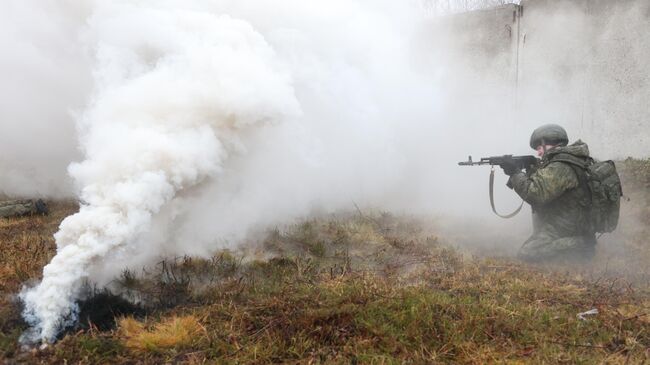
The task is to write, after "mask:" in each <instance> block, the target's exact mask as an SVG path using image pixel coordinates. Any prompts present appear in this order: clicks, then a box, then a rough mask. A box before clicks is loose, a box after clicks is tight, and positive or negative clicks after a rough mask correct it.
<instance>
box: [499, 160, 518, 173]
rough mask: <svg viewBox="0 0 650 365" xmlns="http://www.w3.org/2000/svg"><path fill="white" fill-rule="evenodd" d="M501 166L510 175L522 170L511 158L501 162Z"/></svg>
mask: <svg viewBox="0 0 650 365" xmlns="http://www.w3.org/2000/svg"><path fill="white" fill-rule="evenodd" d="M501 168H502V169H503V173H504V174H506V175H508V176H512V175H514V174H516V173H517V172H519V171H521V169H520V168H519V167H517V164H515V162H514V161H509V160H506V161H504V162H503V163H502V164H501Z"/></svg>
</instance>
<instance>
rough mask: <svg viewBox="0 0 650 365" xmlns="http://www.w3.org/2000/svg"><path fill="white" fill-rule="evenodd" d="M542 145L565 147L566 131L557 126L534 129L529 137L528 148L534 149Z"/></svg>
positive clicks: (546, 125) (567, 142) (551, 125)
mask: <svg viewBox="0 0 650 365" xmlns="http://www.w3.org/2000/svg"><path fill="white" fill-rule="evenodd" d="M542 143H543V144H551V145H558V146H566V145H567V144H569V137H568V136H567V134H566V130H564V128H562V127H561V126H559V125H557V124H544V125H543V126H541V127H539V128H537V129H535V130H534V131H533V134H532V135H531V136H530V148H532V149H536V148H537V147H538V146H540V145H542Z"/></svg>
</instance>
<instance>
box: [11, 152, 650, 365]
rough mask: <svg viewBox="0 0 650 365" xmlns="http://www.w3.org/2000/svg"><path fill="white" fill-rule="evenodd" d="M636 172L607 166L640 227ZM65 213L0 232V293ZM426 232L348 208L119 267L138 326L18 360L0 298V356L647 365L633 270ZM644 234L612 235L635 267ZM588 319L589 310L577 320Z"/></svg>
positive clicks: (41, 252)
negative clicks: (500, 252)
mask: <svg viewBox="0 0 650 365" xmlns="http://www.w3.org/2000/svg"><path fill="white" fill-rule="evenodd" d="M648 166H650V162H648V161H632V160H631V161H627V162H625V164H623V165H620V168H621V171H622V172H623V174H624V178H625V179H626V187H627V191H626V193H627V194H628V196H630V197H631V199H633V200H632V202H633V203H635V204H636V205H635V206H633V207H632V208H633V209H628V210H627V214H631V215H634V217H635V219H638V220H639V221H642V222H650V220H646V219H647V218H648V217H650V216H645V215H644V214H646V213H644V212H646V211H647V206H646V203H647V200H645V199H646V198H647V196H648V194H647V192H648V191H647V190H648V188H650V185H646V184H647V182H650V169H646V168H647V167H648ZM644 169H645V170H644ZM644 171H646V172H644ZM74 209H75V207H74V206H73V205H70V204H54V205H53V214H52V215H51V216H50V217H47V218H42V217H31V218H29V217H28V218H20V219H15V220H10V221H7V222H0V225H1V226H0V227H2V228H3V232H2V233H0V235H2V237H9V238H10V239H11V240H12V241H11V244H10V245H9V246H8V247H9V251H11V252H3V253H2V255H3V256H1V257H2V261H0V263H1V265H0V273H2V274H0V275H3V279H6V281H3V284H2V285H3V286H2V287H1V290H2V293H3V294H4V296H3V298H7V296H6V295H7V294H11V293H15V292H16V291H17V290H18V289H19V288H20V285H21V283H22V282H23V281H25V280H29V279H34V278H38V277H39V275H40V270H41V268H42V265H43V264H44V263H45V262H46V261H47V260H48V259H49V257H50V256H51V255H52V253H53V242H52V240H51V238H50V235H51V233H53V232H54V230H55V229H56V226H57V225H58V222H59V221H60V220H61V219H62V218H63V217H64V216H65V215H67V214H69V213H71V212H72V211H74ZM628 222H629V221H628ZM425 227H426V225H424V224H422V223H421V222H418V221H417V220H416V219H414V218H412V217H402V216H392V215H390V214H386V213H372V214H371V213H366V212H358V211H357V212H353V213H350V214H347V215H339V216H336V217H329V218H324V219H312V220H306V221H303V222H299V223H297V224H295V225H292V226H288V227H284V228H278V229H276V230H273V231H271V232H269V233H268V235H266V237H265V238H264V239H262V240H261V241H260V242H259V243H258V244H259V246H260V247H262V248H263V251H264V252H265V253H266V254H267V255H271V256H270V258H265V259H260V260H251V259H247V258H246V257H242V256H241V255H239V254H236V253H233V252H227V251H224V252H219V253H217V254H216V255H215V256H214V257H213V258H211V259H197V258H190V257H185V258H176V259H172V260H168V261H165V262H161V263H158V264H157V265H154V266H152V267H150V268H147V270H144V271H142V274H138V275H136V274H135V273H134V272H128V271H127V272H124V273H123V275H122V276H121V278H119V279H118V280H116V281H114V287H113V288H112V290H113V291H114V292H116V293H120V294H121V295H122V296H124V297H126V298H131V299H134V300H139V301H142V302H144V303H145V304H146V305H147V306H148V308H147V309H148V313H149V314H148V317H146V318H140V319H134V318H132V317H125V318H121V319H119V320H118V326H117V328H116V329H113V330H106V331H99V330H97V329H96V328H94V327H93V326H90V327H89V328H88V329H87V330H83V331H78V332H70V333H68V334H67V335H66V336H65V337H64V338H63V339H62V340H61V341H59V342H58V343H56V344H55V345H53V346H51V347H49V348H48V349H45V350H42V351H33V352H20V351H18V345H17V337H18V335H19V334H20V332H21V331H22V330H23V328H24V327H23V326H24V324H22V322H21V321H20V318H19V316H18V307H17V306H16V304H15V303H14V302H12V301H11V300H10V299H3V300H5V302H4V303H3V304H7V305H6V306H1V307H0V324H1V325H2V326H1V328H0V329H1V330H2V332H0V354H1V355H2V356H3V357H4V358H5V359H6V360H7V361H8V362H10V363H11V362H14V361H17V362H24V363H44V364H58V363H65V362H67V363H82V364H95V363H123V364H130V363H152V364H154V363H187V364H194V363H225V364H230V363H232V364H249V363H250V364H266V363H296V364H314V363H328V364H350V363H364V364H402V363H461V364H484V363H510V364H518V363H540V364H541V363H549V364H556V363H569V364H574V363H584V364H587V363H588V364H591V363H608V364H641V363H649V362H650V350H649V349H650V285H649V284H648V281H647V280H645V281H644V280H638V277H637V276H634V275H632V274H633V273H635V272H627V273H626V272H623V271H622V272H620V273H619V272H613V271H611V270H609V269H608V268H606V267H605V265H599V264H597V265H595V266H587V267H566V266H553V267H542V266H527V265H523V264H521V263H518V262H515V261H513V260H510V259H507V258H499V259H490V258H482V259H479V258H473V259H469V258H467V255H465V256H463V255H461V254H460V253H458V252H457V251H454V250H452V249H449V248H447V247H445V246H444V245H442V244H441V243H440V242H441V241H442V240H441V239H439V238H438V237H437V236H436V235H435V234H433V233H432V232H431V231H430V230H428V229H426V228H425ZM647 227H648V225H647V224H646V225H644V226H643V227H641V228H643V229H641V228H639V230H638V232H637V231H634V230H633V231H632V232H633V233H632V234H629V235H625V236H624V238H625V240H623V241H621V242H622V243H621V245H623V247H624V249H625V250H624V251H625V252H626V253H627V254H629V253H632V254H633V255H634V256H636V257H637V258H638V257H648V256H641V255H647V254H648V253H649V252H650V247H649V246H648V240H647V237H648V234H647V233H648V231H647ZM5 228H6V229H8V230H10V231H11V232H12V233H11V234H9V233H7V232H8V231H4V229H5ZM637 228H638V227H637ZM23 252H26V253H27V254H25V255H24V254H23ZM25 258H28V259H27V260H26V259H25ZM31 260H33V262H25V261H31ZM646 262H647V261H646ZM138 272H140V271H138ZM628 274H630V275H629V276H627V275H628ZM98 304H99V305H101V302H99V303H98ZM590 309H597V310H598V313H597V314H595V315H589V316H585V319H584V320H583V319H580V318H579V317H578V316H577V315H578V313H581V312H585V311H587V310H590Z"/></svg>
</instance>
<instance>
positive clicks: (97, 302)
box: [74, 290, 146, 331]
mask: <svg viewBox="0 0 650 365" xmlns="http://www.w3.org/2000/svg"><path fill="white" fill-rule="evenodd" d="M144 315H146V311H145V309H144V308H142V307H141V306H139V305H137V304H133V303H131V302H129V301H127V300H126V299H124V298H122V297H120V296H119V295H115V294H112V293H111V292H109V291H108V290H102V291H99V292H96V293H93V294H92V295H91V296H89V297H88V298H87V299H85V300H83V301H81V302H80V303H79V322H78V323H77V325H76V326H75V328H74V329H75V330H80V329H83V330H87V329H90V328H91V327H93V328H96V329H98V330H100V331H108V330H111V329H113V328H115V325H116V323H115V319H116V318H119V317H124V316H133V317H136V318H137V317H143V316H144Z"/></svg>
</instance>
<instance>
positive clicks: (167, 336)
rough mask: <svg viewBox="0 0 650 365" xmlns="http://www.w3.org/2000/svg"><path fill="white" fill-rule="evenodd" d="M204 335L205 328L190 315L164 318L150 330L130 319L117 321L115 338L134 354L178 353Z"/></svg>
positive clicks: (198, 340) (197, 341)
mask: <svg viewBox="0 0 650 365" xmlns="http://www.w3.org/2000/svg"><path fill="white" fill-rule="evenodd" d="M204 335H205V328H204V327H203V326H202V325H201V324H200V323H199V320H198V319H197V318H196V317H194V316H192V315H188V316H182V317H177V316H173V317H171V318H166V319H164V321H163V322H160V323H156V324H155V325H154V326H153V328H151V329H147V328H146V327H145V324H144V323H142V322H140V321H138V320H136V319H134V318H132V317H126V318H122V319H120V320H119V321H118V331H117V336H118V337H119V338H121V339H122V341H123V343H124V345H125V346H126V347H127V348H128V349H130V350H132V351H134V352H136V353H138V352H163V351H166V350H175V351H180V350H183V349H186V348H189V347H191V346H192V345H193V344H196V343H199V342H200V341H201V338H202V337H204Z"/></svg>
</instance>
